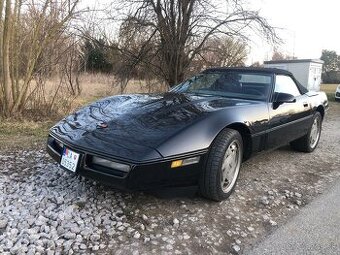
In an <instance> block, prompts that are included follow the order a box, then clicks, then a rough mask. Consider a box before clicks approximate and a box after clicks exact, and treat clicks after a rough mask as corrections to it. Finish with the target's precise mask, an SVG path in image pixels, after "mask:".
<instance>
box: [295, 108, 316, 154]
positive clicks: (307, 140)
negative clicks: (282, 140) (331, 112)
mask: <svg viewBox="0 0 340 255" xmlns="http://www.w3.org/2000/svg"><path fill="white" fill-rule="evenodd" d="M315 121H317V123H318V124H317V125H318V137H317V140H316V141H315V142H313V143H312V141H311V140H312V137H311V133H312V131H313V130H312V129H313V124H314V122H315ZM321 129H322V116H321V114H320V112H316V113H315V114H314V116H313V122H312V125H311V127H310V128H309V131H308V133H307V134H306V135H305V136H303V137H301V138H299V139H297V140H295V141H293V142H291V143H290V146H291V147H292V148H293V149H294V150H297V151H301V152H313V151H314V150H315V148H316V147H317V146H318V144H319V141H320V136H321Z"/></svg>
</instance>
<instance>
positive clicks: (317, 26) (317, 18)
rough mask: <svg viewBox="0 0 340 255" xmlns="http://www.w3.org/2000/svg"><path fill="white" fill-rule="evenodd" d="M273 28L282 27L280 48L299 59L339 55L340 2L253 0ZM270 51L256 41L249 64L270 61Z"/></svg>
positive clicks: (324, 0)
mask: <svg viewBox="0 0 340 255" xmlns="http://www.w3.org/2000/svg"><path fill="white" fill-rule="evenodd" d="M252 5H253V7H254V8H255V9H259V10H261V14H262V16H264V17H266V18H267V19H268V20H269V22H270V24H271V25H273V26H276V27H281V28H283V29H284V30H282V31H281V30H280V32H279V33H280V35H281V37H282V38H283V39H284V44H283V45H282V47H281V50H283V51H284V52H285V53H286V54H289V55H293V54H294V55H295V56H296V57H298V58H320V56H321V51H322V49H328V50H335V51H337V53H338V54H340V30H339V24H340V15H339V11H340V1H339V0H322V1H316V0H284V1H282V0H252ZM270 48H271V47H269V46H268V45H266V44H265V43H263V42H261V41H260V40H258V39H257V40H256V43H255V45H254V46H253V47H252V51H251V56H250V59H249V60H250V62H251V61H257V60H266V59H267V58H271V54H272V53H271V49H270Z"/></svg>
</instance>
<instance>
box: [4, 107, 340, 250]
mask: <svg viewBox="0 0 340 255" xmlns="http://www.w3.org/2000/svg"><path fill="white" fill-rule="evenodd" d="M339 130H340V104H332V107H331V109H330V111H329V112H328V116H327V119H326V121H325V123H324V130H323V134H322V137H321V141H320V144H319V147H318V149H317V150H316V151H315V152H314V153H312V154H305V153H298V152H294V151H292V150H291V149H290V148H289V147H283V148H281V149H279V150H276V151H273V152H269V153H265V154H262V155H259V156H257V157H255V158H252V159H251V160H249V161H247V162H246V163H244V165H243V167H242V170H241V176H240V179H239V182H238V186H237V188H236V190H235V193H234V194H233V195H232V196H231V197H230V199H228V200H227V201H224V202H221V203H215V202H210V201H207V200H205V199H203V198H200V197H171V198H164V197H163V198H160V197H159V196H156V195H155V194H143V193H122V192H119V191H115V190H113V189H111V188H109V187H104V186H102V185H100V184H96V183H95V182H93V181H90V180H85V179H83V178H80V177H77V176H74V175H73V174H71V173H68V172H66V171H64V170H62V169H60V168H59V167H58V166H57V165H56V164H55V163H53V162H52V161H51V160H50V159H49V158H48V156H47V155H46V154H45V151H44V149H43V148H42V147H41V148H37V150H35V151H32V150H30V151H15V152H0V254H24V253H28V254H39V253H40V254H45V253H47V254H74V253H75V254H78V253H84V254H85V253H86V254H89V253H96V254H108V253H111V254H209V253H226V254H229V253H231V254H235V253H242V251H243V250H244V249H245V248H247V247H249V246H251V245H253V244H254V243H256V242H257V241H258V240H259V239H260V238H263V237H264V236H265V235H266V234H268V233H269V232H271V231H273V230H275V229H276V228H277V226H278V225H280V224H283V223H284V222H285V221H286V220H287V219H288V218H290V217H291V216H293V215H295V214H296V213H297V212H299V210H300V208H301V207H302V206H304V205H305V204H306V203H308V202H310V201H311V200H312V199H313V198H314V197H315V196H317V195H318V194H320V193H322V191H323V190H325V188H326V187H327V186H329V185H330V183H331V182H332V181H334V179H335V178H337V177H338V176H340V171H339V165H340V158H339V155H340V146H339V145H340V132H339Z"/></svg>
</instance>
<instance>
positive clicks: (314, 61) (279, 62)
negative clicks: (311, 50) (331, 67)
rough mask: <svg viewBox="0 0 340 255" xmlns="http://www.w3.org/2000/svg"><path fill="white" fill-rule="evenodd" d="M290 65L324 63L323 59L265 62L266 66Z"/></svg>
mask: <svg viewBox="0 0 340 255" xmlns="http://www.w3.org/2000/svg"><path fill="white" fill-rule="evenodd" d="M288 63H317V64H323V63H324V61H323V60H321V59H291V60H271V61H264V64H288Z"/></svg>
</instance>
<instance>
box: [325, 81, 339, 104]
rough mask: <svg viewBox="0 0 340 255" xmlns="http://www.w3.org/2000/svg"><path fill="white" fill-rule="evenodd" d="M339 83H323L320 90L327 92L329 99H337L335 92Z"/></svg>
mask: <svg viewBox="0 0 340 255" xmlns="http://www.w3.org/2000/svg"><path fill="white" fill-rule="evenodd" d="M338 85H339V84H321V87H320V90H321V91H324V92H325V93H326V94H327V97H328V100H329V101H333V102H334V101H335V98H334V93H335V91H336V88H337V87H338Z"/></svg>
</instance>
